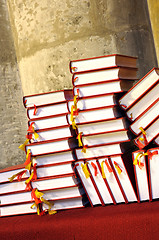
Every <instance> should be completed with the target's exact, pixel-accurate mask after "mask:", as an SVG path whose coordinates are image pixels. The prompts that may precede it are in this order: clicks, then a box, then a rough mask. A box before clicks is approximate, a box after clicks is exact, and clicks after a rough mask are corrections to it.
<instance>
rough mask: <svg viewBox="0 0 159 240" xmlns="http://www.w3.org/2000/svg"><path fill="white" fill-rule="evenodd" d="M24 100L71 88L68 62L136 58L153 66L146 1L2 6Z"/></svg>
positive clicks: (142, 69) (12, 2)
mask: <svg viewBox="0 0 159 240" xmlns="http://www.w3.org/2000/svg"><path fill="white" fill-rule="evenodd" d="M7 2H8V7H9V13H10V19H11V25H12V30H13V35H14V42H15V48H16V53H17V58H18V64H19V69H20V76H21V81H22V87H23V91H24V94H34V93H39V92H47V91H51V90H59V89H63V88H71V87H72V84H71V74H70V72H69V61H70V60H73V59H79V58H87V57H95V56H100V55H105V54H113V53H120V54H126V55H131V56H137V57H138V58H139V60H138V67H139V74H138V76H139V78H140V77H142V76H143V75H144V74H146V73H147V72H148V71H149V70H150V69H151V68H152V67H154V66H156V65H157V62H156V53H155V48H154V44H153V36H152V32H151V27H150V22H149V15H148V11H147V1H146V0H140V1H135V0H80V1H79V0H62V1H58V0H34V1H33V0H7Z"/></svg>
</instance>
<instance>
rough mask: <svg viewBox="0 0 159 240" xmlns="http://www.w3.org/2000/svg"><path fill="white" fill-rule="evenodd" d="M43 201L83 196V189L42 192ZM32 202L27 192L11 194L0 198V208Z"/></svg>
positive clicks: (68, 188)
mask: <svg viewBox="0 0 159 240" xmlns="http://www.w3.org/2000/svg"><path fill="white" fill-rule="evenodd" d="M42 193H43V194H44V195H43V197H44V199H46V200H49V199H52V200H60V199H66V198H74V197H80V196H82V195H84V194H85V192H84V189H83V188H82V187H79V186H76V185H74V186H72V187H66V188H59V189H55V190H49V191H45V190H43V192H42ZM30 201H32V197H31V191H29V192H20V193H14V192H13V193H11V194H7V193H6V194H5V195H2V196H0V207H1V206H4V205H11V204H18V203H25V202H30Z"/></svg>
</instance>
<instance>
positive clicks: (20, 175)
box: [8, 170, 27, 182]
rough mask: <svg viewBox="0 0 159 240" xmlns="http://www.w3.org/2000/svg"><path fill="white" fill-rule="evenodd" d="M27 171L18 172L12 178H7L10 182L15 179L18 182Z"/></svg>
mask: <svg viewBox="0 0 159 240" xmlns="http://www.w3.org/2000/svg"><path fill="white" fill-rule="evenodd" d="M26 171H27V170H23V171H20V172H19V173H16V174H14V175H13V176H12V177H10V178H8V179H9V181H10V182H13V180H14V179H15V178H16V177H17V180H18V182H20V181H21V179H22V177H23V175H24V173H26Z"/></svg>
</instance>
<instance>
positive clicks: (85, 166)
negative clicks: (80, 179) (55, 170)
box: [81, 163, 91, 178]
mask: <svg viewBox="0 0 159 240" xmlns="http://www.w3.org/2000/svg"><path fill="white" fill-rule="evenodd" d="M87 164H88V163H85V164H83V163H81V167H82V170H83V172H84V174H85V177H86V178H89V177H90V176H91V174H90V172H89V171H88V168H87Z"/></svg>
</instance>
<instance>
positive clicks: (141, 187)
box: [132, 150, 150, 202]
mask: <svg viewBox="0 0 159 240" xmlns="http://www.w3.org/2000/svg"><path fill="white" fill-rule="evenodd" d="M132 159H133V164H134V165H133V166H134V174H135V179H136V188H137V196H138V202H141V201H149V200H150V192H149V183H148V173H147V165H146V156H145V151H144V150H137V151H134V152H132Z"/></svg>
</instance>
